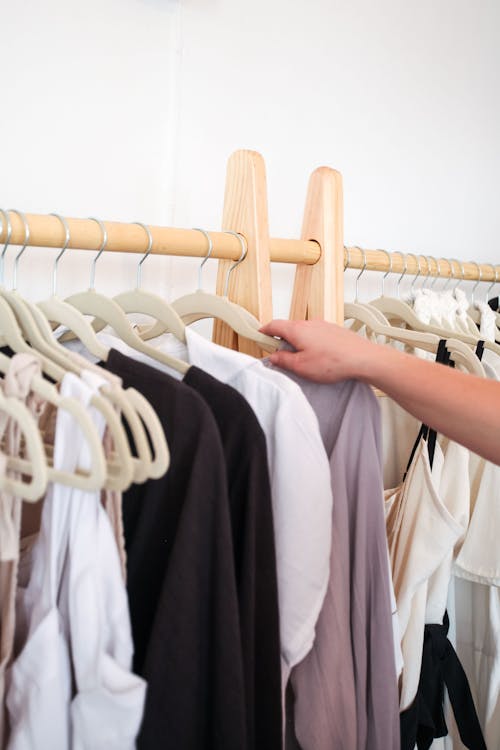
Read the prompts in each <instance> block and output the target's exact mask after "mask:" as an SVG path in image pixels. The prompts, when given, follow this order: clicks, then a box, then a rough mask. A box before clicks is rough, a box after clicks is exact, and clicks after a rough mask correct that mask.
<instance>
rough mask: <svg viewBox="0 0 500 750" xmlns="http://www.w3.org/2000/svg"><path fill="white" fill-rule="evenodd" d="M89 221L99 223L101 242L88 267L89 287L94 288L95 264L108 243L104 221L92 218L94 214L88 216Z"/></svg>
mask: <svg viewBox="0 0 500 750" xmlns="http://www.w3.org/2000/svg"><path fill="white" fill-rule="evenodd" d="M89 221H95V222H96V223H97V224H99V228H100V230H101V232H102V243H101V247H100V248H99V250H98V251H97V255H96V256H95V258H94V260H93V261H92V267H91V269H90V289H94V286H95V266H96V263H97V261H98V260H99V258H100V257H101V255H102V253H103V252H104V250H105V249H106V245H107V244H108V231H107V229H106V227H105V226H104V223H103V222H102V221H101V220H100V219H96V218H94V216H89Z"/></svg>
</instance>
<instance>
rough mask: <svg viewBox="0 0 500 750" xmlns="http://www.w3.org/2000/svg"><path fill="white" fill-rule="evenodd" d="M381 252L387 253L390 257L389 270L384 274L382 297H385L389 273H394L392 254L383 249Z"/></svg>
mask: <svg viewBox="0 0 500 750" xmlns="http://www.w3.org/2000/svg"><path fill="white" fill-rule="evenodd" d="M381 252H383V253H385V254H386V255H387V257H388V258H389V270H388V271H386V272H385V273H384V275H383V276H382V297H383V296H384V292H385V280H386V278H387V277H388V276H389V274H390V273H392V255H391V254H390V252H388V251H387V250H383V249H382V251H381Z"/></svg>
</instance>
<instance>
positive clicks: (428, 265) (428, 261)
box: [424, 255, 439, 289]
mask: <svg viewBox="0 0 500 750" xmlns="http://www.w3.org/2000/svg"><path fill="white" fill-rule="evenodd" d="M431 260H433V261H434V263H435V264H436V270H437V272H438V273H439V263H438V262H437V258H435V257H434V256H433V255H428V256H427V270H428V273H427V276H426V279H425V282H424V286H426V284H427V281H429V279H430V276H431V273H432V267H431V263H430V261H431ZM436 279H437V276H434V278H433V279H432V281H430V283H429V289H432V287H433V286H434V284H435V283H436Z"/></svg>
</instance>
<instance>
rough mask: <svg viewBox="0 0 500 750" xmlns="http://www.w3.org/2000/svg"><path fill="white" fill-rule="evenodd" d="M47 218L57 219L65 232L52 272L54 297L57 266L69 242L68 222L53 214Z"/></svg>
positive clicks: (54, 294) (53, 294)
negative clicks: (53, 217)
mask: <svg viewBox="0 0 500 750" xmlns="http://www.w3.org/2000/svg"><path fill="white" fill-rule="evenodd" d="M49 216H55V217H56V219H59V221H60V222H61V224H62V225H63V227H64V232H65V237H64V245H63V247H62V248H61V250H60V252H59V253H58V255H57V258H56V259H55V261H54V269H53V271H52V296H53V297H55V296H56V285H57V266H58V265H59V261H60V260H61V258H62V256H63V255H64V253H65V252H66V250H67V249H68V245H69V240H70V233H69V227H68V222H67V221H66V219H65V218H64V217H63V216H60V215H59V214H54V213H52V214H49Z"/></svg>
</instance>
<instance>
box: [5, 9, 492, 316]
mask: <svg viewBox="0 0 500 750" xmlns="http://www.w3.org/2000/svg"><path fill="white" fill-rule="evenodd" d="M0 11H1V14H0V19H1V37H2V43H1V47H0V69H1V70H2V72H3V75H2V89H1V90H2V102H3V108H2V110H3V111H2V117H1V120H0V123H1V124H0V136H1V143H2V145H3V148H2V158H1V160H0V206H4V207H6V208H10V207H15V208H21V209H23V210H25V211H33V212H47V211H58V212H60V213H63V214H66V215H69V216H88V215H97V216H99V217H101V218H105V219H110V220H111V219H118V220H126V221H133V220H134V219H140V220H143V221H147V222H151V223H153V222H157V223H165V224H168V225H171V224H175V225H178V226H185V227H191V226H204V227H206V228H211V229H215V228H218V227H220V221H221V209H222V198H223V190H224V173H225V163H226V160H227V157H228V156H229V154H230V153H231V152H232V151H233V150H234V149H236V148H242V147H244V148H253V149H256V150H258V151H260V152H261V153H262V154H263V155H264V157H265V159H266V164H267V170H268V186H269V205H270V220H271V231H272V234H273V235H275V236H298V233H299V231H300V224H301V214H302V208H303V202H304V198H305V190H306V185H307V179H308V175H309V173H310V172H311V171H312V170H313V169H314V168H315V167H317V166H319V165H320V164H328V165H330V166H334V167H335V168H337V169H339V170H340V171H341V172H342V173H343V177H344V188H345V236H346V241H347V242H349V243H356V244H361V245H365V246H368V247H385V248H387V249H393V250H395V249H404V250H408V251H412V250H413V251H418V252H420V253H428V254H432V255H441V256H452V257H458V258H461V259H463V260H468V259H476V260H482V261H497V262H500V253H499V249H500V242H499V237H500V212H499V210H498V188H497V175H498V174H499V173H500V147H499V138H498V134H499V132H500V89H499V86H498V78H499V75H500V4H499V3H498V2H497V0H478V2H475V3H472V2H470V0H421V2H419V3H410V2H401V0H376V1H374V0H252V2H243V0H86V2H85V3H82V2H79V3H77V2H74V0H73V1H72V0H65V1H64V0H46V2H44V3H39V2H37V1H36V0H16V2H15V3H13V2H8V1H7V0H0ZM14 252H15V251H14V250H12V251H11V252H9V258H10V259H11V258H12V256H13V254H14ZM54 255H55V253H54V251H50V250H42V251H35V250H32V251H30V250H28V251H27V252H26V254H25V256H24V257H23V260H22V261H21V267H20V283H19V288H20V290H21V291H22V292H24V293H26V294H28V295H30V296H32V297H33V298H37V297H43V296H47V295H48V293H49V290H50V278H51V275H50V260H51V259H52V258H53V257H54ZM90 260H91V256H90V254H89V253H84V252H81V253H80V252H73V253H72V256H71V258H68V257H66V258H65V259H64V260H63V262H62V264H61V269H60V271H61V272H60V277H59V279H60V283H59V289H58V291H59V293H60V294H62V295H63V296H65V295H66V294H69V293H71V292H72V291H74V290H75V289H77V288H82V287H84V286H86V283H87V279H88V269H89V264H90ZM212 265H213V267H212V270H211V271H209V273H208V275H207V284H209V283H210V278H211V279H213V278H214V270H215V269H214V267H215V263H214V264H212ZM9 267H10V266H8V269H9ZM195 268H196V262H194V261H190V260H185V259H182V260H175V261H173V260H167V259H165V258H151V259H148V262H147V263H146V264H145V268H144V283H145V285H147V286H148V288H150V289H152V290H156V291H159V292H162V293H165V294H167V295H169V296H177V295H178V294H180V293H182V292H184V291H187V290H189V289H190V288H191V289H192V288H194V285H195V279H196V276H195ZM134 270H135V264H134V261H133V259H132V258H131V257H130V256H128V257H126V256H121V255H120V256H118V255H113V256H112V257H110V258H106V259H104V260H103V261H102V263H100V265H99V266H98V271H97V287H98V289H100V290H102V291H109V292H113V291H118V290H119V289H123V288H125V287H126V286H130V285H131V284H132V282H133V280H134ZM273 273H274V276H273V278H274V300H275V313H276V314H279V315H286V313H287V307H288V298H289V293H290V289H291V269H290V268H283V267H281V268H278V269H275V270H274V272H273ZM9 278H10V277H9V276H7V280H8V279H9ZM369 286H373V284H370V282H369V283H368V284H366V282H362V293H367V290H368V287H369Z"/></svg>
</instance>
